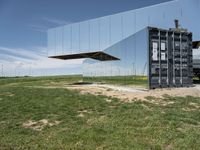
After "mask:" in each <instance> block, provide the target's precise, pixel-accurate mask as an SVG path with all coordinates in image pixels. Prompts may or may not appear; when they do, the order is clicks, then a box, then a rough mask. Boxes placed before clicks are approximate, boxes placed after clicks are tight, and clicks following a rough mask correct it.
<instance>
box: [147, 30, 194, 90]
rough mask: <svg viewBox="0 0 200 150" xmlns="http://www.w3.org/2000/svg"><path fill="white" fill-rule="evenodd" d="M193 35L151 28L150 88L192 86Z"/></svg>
mask: <svg viewBox="0 0 200 150" xmlns="http://www.w3.org/2000/svg"><path fill="white" fill-rule="evenodd" d="M192 60H193V57H192V33H190V32H187V31H181V30H178V29H174V30H163V29H157V28H149V68H150V69H149V87H150V88H158V87H161V88H165V87H188V86H192V84H193V81H192V74H193V73H192V72H193V62H192Z"/></svg>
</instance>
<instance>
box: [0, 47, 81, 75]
mask: <svg viewBox="0 0 200 150" xmlns="http://www.w3.org/2000/svg"><path fill="white" fill-rule="evenodd" d="M33 49H34V51H33ZM33 49H29V50H28V49H13V48H7V47H0V64H3V65H4V68H5V69H4V70H7V71H6V72H7V73H8V74H11V73H10V72H13V68H20V69H21V70H23V71H24V72H27V70H29V69H30V68H31V69H32V70H35V72H37V70H43V71H45V70H57V71H58V70H59V69H60V70H67V71H68V74H70V73H72V72H70V70H71V69H72V70H73V71H74V68H80V67H81V66H82V62H83V60H69V61H65V60H58V59H51V58H48V56H47V54H46V53H44V52H45V51H47V50H46V48H43V47H36V48H33ZM1 52H4V53H1ZM5 52H7V53H5ZM23 71H22V72H23ZM58 72H59V71H58ZM77 72H78V71H77ZM55 73H56V72H55ZM58 74H59V73H58ZM13 75H14V74H13Z"/></svg>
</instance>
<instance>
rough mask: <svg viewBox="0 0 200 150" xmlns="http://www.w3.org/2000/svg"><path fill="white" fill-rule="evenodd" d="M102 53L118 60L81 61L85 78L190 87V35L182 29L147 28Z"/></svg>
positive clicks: (152, 85) (191, 69)
mask: <svg viewBox="0 0 200 150" xmlns="http://www.w3.org/2000/svg"><path fill="white" fill-rule="evenodd" d="M104 52H105V53H106V54H109V55H111V56H114V57H116V58H118V60H115V61H114V60H113V61H105V62H102V61H98V60H93V59H87V60H85V61H84V67H83V68H84V69H83V70H84V76H85V77H103V76H107V77H114V76H124V77H127V76H133V78H136V77H142V78H140V79H145V78H146V79H147V80H146V82H147V83H146V85H147V86H146V87H147V88H149V89H154V88H168V87H169V88H170V87H189V86H192V84H193V81H192V75H193V64H192V63H193V62H192V60H193V57H192V33H190V32H187V31H186V30H181V29H169V30H166V29H159V28H154V27H147V28H145V29H143V30H141V31H139V32H137V33H136V34H134V35H132V36H130V37H128V38H126V39H124V40H122V41H121V42H119V43H117V44H115V45H113V46H111V47H109V48H107V49H106V50H105V51H104ZM93 79H94V78H93ZM125 79H126V78H125ZM129 81H130V80H129ZM125 82H126V83H127V80H126V81H125ZM131 82H134V81H131ZM135 82H138V78H137V81H135ZM141 83H143V82H141ZM127 84H128V83H127Z"/></svg>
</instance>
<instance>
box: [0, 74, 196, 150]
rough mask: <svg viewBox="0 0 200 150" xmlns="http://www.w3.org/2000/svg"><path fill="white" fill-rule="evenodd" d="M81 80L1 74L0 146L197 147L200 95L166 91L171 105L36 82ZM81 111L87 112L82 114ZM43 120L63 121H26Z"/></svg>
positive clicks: (34, 148)
mask: <svg viewBox="0 0 200 150" xmlns="http://www.w3.org/2000/svg"><path fill="white" fill-rule="evenodd" d="M79 79H80V77H78V76H76V77H72V76H70V77H63V76H61V77H43V78H18V79H14V78H13V79H1V80H0V135H1V136H0V149H1V150H4V149H5V150H7V149H14V150H15V149H17V150H18V149H19V150H22V149H31V150H32V149H33V150H40V149H41V150H43V149H52V150H54V149H87V150H88V149H89V150H90V149H91V150H94V149H136V150H139V149H145V150H146V149H153V150H154V149H155V150H156V149H158V150H159V149H180V150H184V149H185V150H188V149H199V147H200V142H199V141H200V110H199V108H196V107H195V106H194V105H191V104H195V105H198V106H200V99H199V98H194V97H185V98H180V97H169V96H165V98H164V99H163V100H162V101H163V103H169V102H173V103H169V105H156V104H154V103H152V100H154V99H155V98H153V97H148V100H149V102H142V101H141V102H140V101H137V102H134V103H122V102H120V101H119V100H117V99H112V98H108V97H105V96H93V95H90V94H88V95H81V94H79V93H78V92H77V91H69V90H67V89H59V88H57V89H50V88H49V89H48V88H38V87H37V88H35V87H34V86H35V85H46V84H48V85H50V84H53V83H54V82H60V83H72V82H77V81H78V80H79ZM27 85H28V86H27ZM32 85H33V87H31V86H32ZM107 99H111V100H112V101H111V102H107V101H106V100H107ZM86 110H87V111H86ZM185 110H188V111H185ZM80 111H85V112H83V117H79V114H80ZM41 119H48V120H50V121H55V120H57V121H61V123H60V124H59V125H56V126H52V127H50V126H46V127H45V128H44V129H43V130H42V131H35V130H33V129H29V128H24V127H23V126H22V124H23V123H24V122H27V121H28V120H33V121H38V120H41Z"/></svg>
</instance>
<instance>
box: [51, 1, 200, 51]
mask: <svg viewBox="0 0 200 150" xmlns="http://www.w3.org/2000/svg"><path fill="white" fill-rule="evenodd" d="M198 14H200V0H175V1H172V2H167V3H164V4H159V5H155V6H150V7H146V8H141V9H136V10H131V11H127V12H123V13H119V14H115V15H110V16H106V17H101V18H97V19H93V20H89V21H85V22H81V23H75V24H72V25H66V26H62V27H58V28H54V29H50V30H49V31H48V46H49V47H48V48H49V55H61V54H69V53H80V52H91V51H99V50H105V49H106V48H108V47H110V46H112V45H114V44H116V43H117V42H119V41H121V40H123V39H125V38H127V37H129V36H130V35H133V34H134V33H136V32H138V31H140V30H142V29H144V28H145V27H147V26H153V27H154V26H155V27H159V28H165V29H168V28H172V27H174V19H179V20H180V24H181V26H182V27H183V28H188V29H189V31H191V32H193V38H194V40H198V39H200V29H199V26H200V20H197V19H196V18H198ZM192 19H195V23H192V22H194V20H192Z"/></svg>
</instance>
